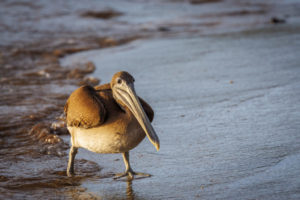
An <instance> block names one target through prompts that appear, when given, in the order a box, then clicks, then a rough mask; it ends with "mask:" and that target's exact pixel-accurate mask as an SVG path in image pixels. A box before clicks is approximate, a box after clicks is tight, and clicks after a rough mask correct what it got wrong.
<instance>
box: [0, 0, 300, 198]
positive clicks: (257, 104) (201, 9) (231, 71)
mask: <svg viewBox="0 0 300 200" xmlns="http://www.w3.org/2000/svg"><path fill="white" fill-rule="evenodd" d="M198 3H200V4H195V2H192V3H189V2H187V1H174V2H173V1H168V2H166V1H163V2H161V1H153V2H151V3H146V2H139V3H138V2H129V1H128V2H127V1H122V2H118V1H116V2H109V3H99V2H89V3H87V4H84V5H83V4H82V3H79V2H77V3H68V2H67V3H58V4H56V5H55V6H53V5H50V4H48V3H46V2H39V3H34V2H28V3H20V2H2V3H1V4H2V6H1V10H2V12H0V13H1V19H3V20H2V22H1V23H2V24H1V26H0V28H1V34H0V37H1V46H0V47H1V48H0V49H1V60H0V63H1V77H0V78H1V79H0V82H1V92H2V96H1V98H0V102H1V114H0V117H1V126H0V130H1V133H0V134H1V136H0V145H1V149H0V155H1V157H0V159H1V164H0V192H1V196H0V197H1V199H2V198H3V199H29V198H30V199H32V198H34V199H38V198H45V199H53V198H54V199H64V198H73V199H74V198H75V199H76V198H79V199H80V198H91V199H93V198H99V199H100V198H102V199H124V198H131V199H133V198H135V199H177V198H179V199H183V198H188V199H198V198H204V199H216V198H222V199H224V198H225V199H239V198H240V197H241V195H242V197H244V199H255V198H259V199H270V198H271V199H282V198H288V199H298V198H299V189H298V188H299V185H300V183H299V181H298V180H300V179H299V175H298V174H297V171H299V167H298V166H299V163H298V162H299V144H297V141H298V140H299V136H298V132H297V130H299V128H300V127H299V123H298V122H297V121H298V119H299V112H298V111H299V103H298V102H299V97H300V95H299V93H298V92H297V91H299V86H298V85H299V75H298V74H299V72H298V71H299V70H298V63H299V59H298V58H297V57H298V56H297V52H299V44H298V41H299V34H298V33H299V12H298V10H299V9H297V8H299V4H298V3H295V2H293V1H290V2H286V3H284V4H283V3H280V2H279V1H278V2H267V3H264V4H263V3H259V2H256V1H247V2H246V1H245V2H243V3H240V2H236V1H218V2H214V3H204V4H202V3H201V2H198ZM133 5H134V8H135V9H133ZM36 11H39V12H36ZM17 13H19V15H18V14H17ZM20 13H21V14H20ZM158 14H159V15H158ZM21 16H22V17H21ZM74 20H76V23H73V21H74ZM120 45H121V46H120ZM117 46H119V47H117ZM111 47H113V48H111ZM104 48H107V49H104ZM91 49H102V50H94V51H87V50H91ZM85 51H87V52H85ZM76 52H83V53H79V54H74V55H70V54H73V53H76ZM68 55H70V56H68ZM118 70H128V71H129V72H131V73H132V74H133V75H134V76H135V77H136V80H137V81H136V83H137V84H136V89H137V92H138V94H140V95H141V96H142V97H143V98H145V99H146V100H147V101H148V102H149V103H150V104H151V105H152V106H153V108H154V110H155V112H156V116H155V120H154V127H155V128H156V129H157V132H158V134H159V136H160V138H161V141H162V144H161V147H162V148H161V151H160V152H158V153H157V152H155V149H154V148H153V147H152V146H151V145H150V143H149V142H147V141H144V142H143V143H142V144H140V145H139V146H138V148H136V149H135V150H134V151H133V152H132V154H131V157H132V158H131V160H132V165H133V167H134V169H136V170H137V171H142V172H148V173H151V174H153V177H151V178H147V179H140V180H134V181H133V182H126V181H124V182H123V181H114V180H112V176H113V174H114V173H118V172H121V171H123V170H124V168H123V162H122V160H121V156H120V155H97V154H94V153H91V152H87V151H85V150H80V153H79V154H78V157H77V159H76V171H77V174H78V175H77V176H76V177H75V178H68V177H66V175H65V170H66V166H67V152H68V147H69V145H68V144H69V136H68V133H67V132H66V129H65V127H64V123H63V117H62V116H61V114H62V111H63V106H64V103H65V100H66V99H67V97H68V95H69V94H70V92H71V91H72V90H73V89H75V88H76V87H78V85H81V84H85V83H89V84H97V83H98V82H99V80H98V79H100V81H101V83H104V82H108V81H109V80H110V78H111V76H112V74H113V73H114V72H116V71H118ZM94 77H96V78H94ZM162 188H163V189H162Z"/></svg>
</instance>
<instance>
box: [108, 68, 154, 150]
mask: <svg viewBox="0 0 300 200" xmlns="http://www.w3.org/2000/svg"><path fill="white" fill-rule="evenodd" d="M133 83H134V78H133V77H132V76H131V75H130V74H129V73H128V72H124V71H121V72H117V73H116V74H115V75H114V76H113V78H112V80H111V82H110V84H111V89H112V93H113V96H114V98H115V100H116V101H117V102H118V103H119V105H120V106H122V107H125V106H126V107H127V108H128V109H129V110H130V111H131V112H132V114H133V115H134V116H135V118H136V119H137V121H138V122H139V124H140V125H141V127H142V128H143V130H144V131H145V133H146V135H147V137H148V139H149V140H150V142H151V143H152V144H153V145H154V146H155V148H156V149H157V151H158V150H159V139H158V136H157V135H156V133H155V131H154V129H153V127H152V125H151V123H150V121H149V119H148V117H147V115H146V113H145V111H144V109H143V107H142V106H141V103H140V101H139V98H138V96H137V95H136V93H135V90H134V84H133Z"/></svg>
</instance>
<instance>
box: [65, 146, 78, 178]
mask: <svg viewBox="0 0 300 200" xmlns="http://www.w3.org/2000/svg"><path fill="white" fill-rule="evenodd" d="M77 151H78V148H76V147H74V146H71V148H70V152H69V162H68V168H67V175H68V176H69V177H71V176H73V175H74V174H75V173H74V159H75V156H76V154H77Z"/></svg>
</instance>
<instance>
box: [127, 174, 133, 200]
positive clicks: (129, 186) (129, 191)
mask: <svg viewBox="0 0 300 200" xmlns="http://www.w3.org/2000/svg"><path fill="white" fill-rule="evenodd" d="M126 195H127V199H128V200H133V199H134V191H133V190H132V180H130V179H128V180H127V188H126Z"/></svg>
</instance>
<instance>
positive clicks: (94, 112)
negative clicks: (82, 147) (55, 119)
mask: <svg viewBox="0 0 300 200" xmlns="http://www.w3.org/2000/svg"><path fill="white" fill-rule="evenodd" d="M65 113H66V118H67V124H68V126H75V127H82V128H92V127H95V126H99V125H101V124H102V123H104V121H105V119H106V109H105V107H104V104H103V103H102V100H101V98H100V96H99V95H98V94H97V92H96V91H95V89H94V88H93V87H91V86H82V87H80V88H78V89H76V90H75V91H74V92H73V93H72V94H71V95H70V97H69V99H68V101H67V103H66V105H65Z"/></svg>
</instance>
